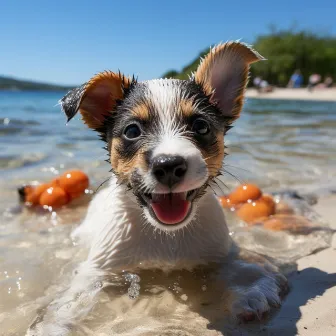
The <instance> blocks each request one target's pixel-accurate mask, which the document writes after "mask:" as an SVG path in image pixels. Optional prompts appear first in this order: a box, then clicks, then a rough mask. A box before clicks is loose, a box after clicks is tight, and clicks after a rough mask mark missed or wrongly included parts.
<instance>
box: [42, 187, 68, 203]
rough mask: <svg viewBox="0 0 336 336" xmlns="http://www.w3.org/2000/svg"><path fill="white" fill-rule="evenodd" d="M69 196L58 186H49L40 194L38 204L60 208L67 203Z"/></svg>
mask: <svg viewBox="0 0 336 336" xmlns="http://www.w3.org/2000/svg"><path fill="white" fill-rule="evenodd" d="M69 201H70V196H69V195H68V194H67V193H66V192H65V190H63V189H62V188H60V187H57V186H56V187H50V188H48V189H47V190H45V191H44V192H43V193H42V195H41V196H40V201H39V203H40V205H42V206H43V205H47V206H51V207H53V208H60V207H61V206H63V205H65V204H67V203H69Z"/></svg>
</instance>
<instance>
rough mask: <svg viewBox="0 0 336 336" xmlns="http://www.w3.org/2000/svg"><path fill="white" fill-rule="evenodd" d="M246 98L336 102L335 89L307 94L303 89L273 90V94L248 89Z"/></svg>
mask: <svg viewBox="0 0 336 336" xmlns="http://www.w3.org/2000/svg"><path fill="white" fill-rule="evenodd" d="M246 97H247V98H256V99H280V100H308V101H326V102H327V101H330V102H336V88H330V89H315V90H313V91H312V92H309V91H308V90H307V89H306V88H303V89H284V88H275V89H274V91H273V92H269V93H258V91H257V90H256V89H253V88H248V89H247V90H246Z"/></svg>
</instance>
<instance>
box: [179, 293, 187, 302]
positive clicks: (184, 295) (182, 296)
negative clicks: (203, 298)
mask: <svg viewBox="0 0 336 336" xmlns="http://www.w3.org/2000/svg"><path fill="white" fill-rule="evenodd" d="M180 298H181V300H183V301H187V300H188V296H187V295H186V294H182V295H181V296H180Z"/></svg>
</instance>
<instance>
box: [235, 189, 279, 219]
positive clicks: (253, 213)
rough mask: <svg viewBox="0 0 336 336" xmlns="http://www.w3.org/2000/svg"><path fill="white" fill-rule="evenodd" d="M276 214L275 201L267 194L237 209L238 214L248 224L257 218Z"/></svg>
mask: <svg viewBox="0 0 336 336" xmlns="http://www.w3.org/2000/svg"><path fill="white" fill-rule="evenodd" d="M274 214H275V202H274V201H273V199H272V198H271V197H270V196H267V195H264V196H261V197H260V198H259V199H257V200H255V201H252V202H250V203H244V204H243V205H242V206H241V207H239V209H238V210H237V215H238V216H239V217H240V218H241V219H242V220H244V221H245V222H246V223H247V224H253V222H254V221H256V220H257V219H260V218H262V217H268V216H271V215H274Z"/></svg>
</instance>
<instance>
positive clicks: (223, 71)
mask: <svg viewBox="0 0 336 336" xmlns="http://www.w3.org/2000/svg"><path fill="white" fill-rule="evenodd" d="M261 59H262V57H261V56H260V55H259V54H258V53H257V52H256V51H254V50H253V49H251V48H250V47H248V46H247V45H245V44H243V43H240V42H229V43H225V44H220V45H218V46H216V47H215V48H213V49H212V50H211V51H210V52H209V54H208V55H207V56H206V57H205V58H204V59H203V60H202V62H201V63H200V65H199V67H198V69H197V71H196V72H195V73H194V74H193V75H192V77H191V78H190V79H189V80H173V79H159V80H150V81H145V82H138V81H136V80H135V79H134V78H133V79H131V78H127V77H124V76H123V75H121V74H120V73H113V72H103V73H100V74H98V75H96V76H95V77H93V78H92V79H91V80H90V81H89V82H87V83H86V84H84V85H83V86H81V87H80V88H77V89H74V90H72V91H70V92H69V93H68V94H67V95H66V96H65V97H64V98H63V99H62V100H61V105H62V109H63V111H64V112H65V114H66V115H67V117H68V120H70V119H71V118H72V117H74V116H75V114H76V113H77V112H78V111H79V112H80V113H81V115H82V118H83V120H84V122H85V123H86V124H87V125H88V126H89V127H90V128H92V129H94V130H96V131H97V132H98V133H99V134H100V136H101V137H102V139H103V140H104V141H106V143H107V147H106V148H107V150H108V152H109V155H110V163H111V166H112V178H111V182H110V185H109V187H108V188H106V189H104V190H102V191H100V192H99V193H98V194H97V195H96V196H95V198H94V199H93V201H92V202H91V204H90V207H89V210H88V213H87V216H86V219H85V220H84V222H83V223H82V224H81V225H80V226H79V227H78V228H77V229H76V230H75V232H74V233H73V236H74V238H76V239H77V240H79V242H81V243H83V244H86V245H87V246H88V248H89V255H88V258H87V260H86V261H85V262H84V263H82V264H81V265H80V266H79V268H78V270H77V274H76V275H75V276H74V278H73V280H72V282H71V284H70V286H69V289H68V290H67V291H66V292H64V293H63V295H62V296H60V297H59V298H57V299H56V300H54V302H53V303H52V305H51V306H50V307H49V308H48V309H47V313H46V317H45V318H44V321H43V322H41V323H40V326H39V327H38V328H37V327H36V325H35V328H34V330H35V332H36V330H43V332H42V331H41V333H42V334H43V335H47V334H48V333H50V334H51V333H52V332H53V333H54V334H57V333H59V334H66V332H67V331H68V330H70V329H71V326H72V325H73V324H74V323H75V322H76V321H78V319H80V318H81V317H83V316H85V314H86V313H87V312H88V310H89V309H90V308H91V307H92V305H93V302H94V300H93V298H92V295H94V294H95V293H98V292H99V290H100V289H101V288H102V286H103V285H102V284H103V282H98V284H101V285H95V284H97V282H96V281H97V279H98V280H99V279H104V277H105V276H106V274H109V273H111V272H112V273H114V274H118V273H120V272H121V271H122V270H139V269H154V268H160V269H166V270H168V271H169V270H170V269H175V270H176V269H188V270H190V269H193V268H194V267H196V266H198V265H205V264H208V263H224V264H225V265H226V268H224V269H223V270H222V276H223V278H225V282H226V288H227V289H226V290H228V291H229V292H228V294H227V295H226V298H227V303H226V306H227V308H228V311H229V312H230V314H231V315H232V316H233V317H234V318H237V319H243V320H250V319H253V318H254V317H259V318H260V317H261V316H262V315H263V314H264V313H266V312H268V311H269V310H270V307H271V306H278V305H279V304H280V301H281V300H280V294H281V292H282V291H283V289H284V288H285V287H286V279H285V278H284V277H283V276H281V275H280V274H279V273H278V272H277V270H276V268H275V267H273V266H272V265H270V264H269V263H267V262H266V261H264V260H262V259H261V258H259V257H255V256H252V255H250V254H247V253H241V252H239V251H238V249H237V248H236V246H235V245H234V244H233V243H232V242H231V239H230V236H229V234H228V229H227V226H226V222H225V218H224V214H223V211H222V208H221V206H220V205H219V203H218V201H217V199H216V197H215V195H214V194H213V192H212V189H211V188H210V187H209V186H210V184H211V183H212V181H213V180H214V179H215V178H216V177H217V176H218V174H219V172H220V169H221V167H222V162H223V159H224V138H225V134H226V132H227V131H228V130H229V129H230V127H231V124H232V122H233V121H234V120H235V119H237V118H238V117H239V114H240V111H241V109H242V106H243V99H244V91H245V87H246V84H247V80H248V71H249V65H250V64H251V63H254V62H257V61H259V60H261ZM157 234H159V235H160V239H154V237H155V236H156V235H157ZM90 286H91V287H90ZM88 287H90V288H91V291H90V293H91V294H90V295H91V296H90V299H89V300H86V304H85V305H84V306H83V305H81V304H79V303H78V302H77V303H75V299H74V298H76V297H78V295H79V294H78V293H80V294H81V293H83V291H85V290H86V289H87V288H88ZM223 290H224V289H223ZM69 302H71V305H70V306H69V304H68V303H69ZM88 302H91V304H90V303H88ZM65 304H67V305H68V306H67V308H64V307H63V306H64V305H65ZM53 307H57V309H54V308H53Z"/></svg>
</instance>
